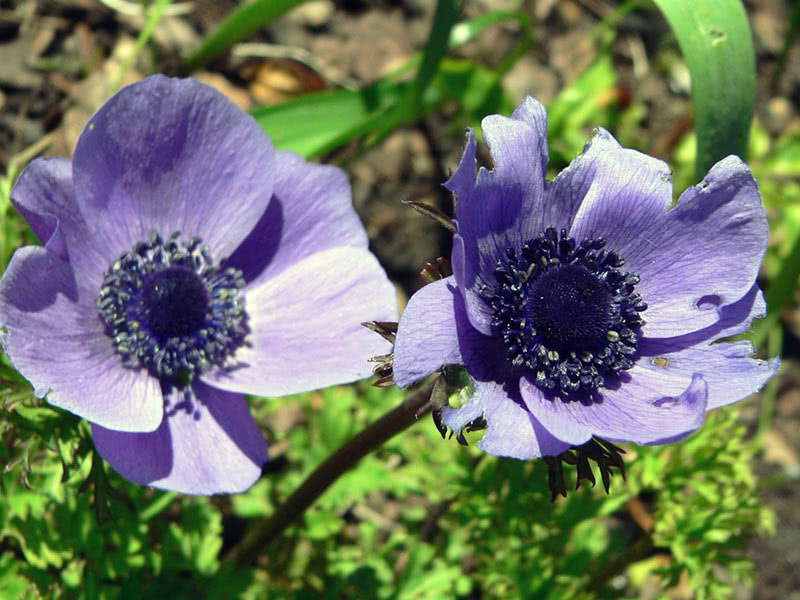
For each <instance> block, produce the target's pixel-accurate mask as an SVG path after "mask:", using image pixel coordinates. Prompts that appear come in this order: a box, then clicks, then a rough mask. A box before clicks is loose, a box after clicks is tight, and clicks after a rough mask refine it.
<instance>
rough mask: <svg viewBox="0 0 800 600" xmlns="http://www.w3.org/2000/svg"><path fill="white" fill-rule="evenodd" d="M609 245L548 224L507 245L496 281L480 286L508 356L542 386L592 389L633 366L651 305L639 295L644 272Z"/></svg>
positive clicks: (581, 391) (573, 390)
mask: <svg viewBox="0 0 800 600" xmlns="http://www.w3.org/2000/svg"><path fill="white" fill-rule="evenodd" d="M604 247H605V240H603V239H602V238H596V239H592V238H586V239H584V240H583V241H582V242H581V243H580V244H578V243H576V242H575V240H574V239H573V238H572V237H570V236H569V235H567V231H566V230H565V229H562V230H561V232H560V233H557V232H556V230H555V228H553V227H550V228H548V229H546V230H545V231H544V232H542V233H540V234H539V235H538V236H537V237H535V238H533V239H531V240H529V241H528V242H526V243H525V244H524V245H523V246H522V248H521V249H519V251H518V250H517V249H515V248H512V247H510V246H509V247H507V248H506V250H505V255H504V256H503V257H502V258H500V259H499V260H498V261H497V264H496V266H495V271H494V275H495V280H496V284H495V285H493V286H492V285H486V286H484V287H483V289H482V294H483V296H484V297H485V298H486V300H487V302H488V303H489V305H490V307H491V308H492V313H493V318H492V329H493V330H494V331H495V332H496V333H497V334H498V335H500V337H501V338H502V340H503V345H504V347H505V350H506V355H507V357H508V359H509V361H510V362H511V364H512V365H513V366H514V367H516V368H519V369H525V370H529V371H531V372H532V377H531V380H532V381H533V382H534V383H535V384H536V385H537V386H538V387H540V388H542V389H545V390H549V391H553V392H562V393H564V394H566V395H572V394H576V393H579V394H585V395H588V394H591V393H592V392H593V391H595V390H596V389H598V388H600V387H603V386H604V385H606V384H607V383H608V380H609V379H613V378H615V377H616V376H617V375H618V374H619V373H620V371H623V370H626V369H630V368H631V367H632V366H633V360H632V357H633V355H634V354H635V353H636V349H637V347H638V334H637V330H638V329H639V328H640V327H641V326H642V325H643V324H644V321H643V320H642V318H641V313H642V312H643V311H644V310H646V309H647V304H645V303H644V302H642V298H641V296H639V295H638V294H635V293H634V287H635V285H636V284H637V283H638V282H639V276H638V275H636V274H635V273H627V272H624V271H622V270H620V267H622V266H623V264H624V261H623V259H622V258H621V257H620V256H619V255H618V254H617V253H616V252H613V251H608V250H605V249H604Z"/></svg>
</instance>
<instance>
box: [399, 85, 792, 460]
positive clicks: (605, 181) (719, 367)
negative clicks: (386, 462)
mask: <svg viewBox="0 0 800 600" xmlns="http://www.w3.org/2000/svg"><path fill="white" fill-rule="evenodd" d="M482 129H483V136H484V139H485V140H486V143H487V144H488V146H489V149H490V152H491V156H492V159H493V161H494V168H493V170H491V171H487V170H486V169H483V168H481V169H480V170H479V171H478V172H477V177H476V171H475V170H476V160H475V150H476V143H475V136H474V135H473V133H472V132H471V131H470V132H469V133H468V135H467V145H466V149H465V150H464V155H463V157H462V159H461V163H460V164H459V166H458V168H457V169H456V171H455V173H453V175H452V177H451V178H450V180H449V181H447V182H446V183H445V187H446V188H447V189H448V190H450V191H452V192H453V193H454V194H455V198H456V219H455V223H456V227H457V230H456V233H455V234H454V236H453V252H452V258H451V260H452V266H453V276H450V277H447V278H444V279H441V280H438V281H436V282H434V283H431V284H429V285H426V286H425V287H423V288H422V289H421V290H420V291H419V292H417V293H416V294H415V295H414V296H413V297H412V298H411V300H410V301H409V303H408V306H407V308H406V309H405V312H404V314H403V315H402V317H401V319H400V323H399V327H398V331H397V337H396V342H395V348H394V367H393V368H394V379H395V382H396V383H397V384H398V385H399V386H400V387H404V386H407V385H409V384H411V383H413V382H415V381H417V380H419V379H420V378H422V377H424V376H426V375H428V374H430V373H432V372H433V371H435V370H437V369H439V368H440V367H442V366H444V365H462V366H463V367H464V368H465V369H466V371H467V373H468V374H469V376H470V380H471V384H472V386H473V387H474V390H473V393H472V396H471V398H470V399H469V401H467V402H466V403H465V404H464V405H463V406H460V407H446V408H444V409H443V411H442V419H443V421H444V423H445V424H446V425H447V426H448V427H449V428H450V429H452V430H454V431H456V432H460V431H461V429H463V428H465V427H467V426H468V425H469V424H472V423H475V422H478V421H480V422H481V423H485V424H486V431H485V432H484V434H483V438H482V439H481V440H480V442H479V443H478V445H479V447H481V448H482V449H483V450H485V451H486V452H489V453H492V454H496V455H499V456H511V457H515V458H519V459H528V458H534V457H540V456H556V455H558V454H560V453H562V452H564V451H565V450H567V449H568V448H570V447H577V446H580V445H581V444H584V443H586V442H587V441H588V440H590V439H592V438H593V437H597V438H600V439H603V440H607V441H611V442H626V441H630V442H636V443H640V444H661V443H667V442H671V441H674V440H678V439H680V438H681V437H683V436H685V435H687V434H689V433H691V432H692V431H695V430H696V429H697V428H698V427H700V425H701V424H702V423H703V419H704V415H705V412H706V411H707V410H710V409H713V408H717V407H719V406H723V405H725V404H729V403H731V402H735V401H737V400H741V399H742V398H744V397H746V396H748V395H749V394H751V393H753V392H755V391H756V390H758V389H759V388H760V387H761V386H762V385H763V384H764V382H765V381H767V379H769V377H771V376H772V375H773V374H774V373H775V370H776V368H777V360H773V361H771V362H764V361H761V360H755V359H752V358H750V354H751V353H752V351H753V348H752V346H751V345H750V344H749V343H747V342H732V343H725V342H719V340H720V339H722V338H725V337H729V336H732V335H735V334H738V333H741V332H743V331H745V330H746V329H747V328H748V327H749V325H750V322H751V321H752V320H753V319H754V318H756V317H759V316H763V315H764V312H765V305H764V300H763V297H762V294H761V291H760V290H759V289H758V287H757V285H756V276H757V274H758V269H759V265H760V264H761V259H762V257H763V255H764V251H765V249H766V245H767V219H766V216H765V213H764V209H763V207H762V205H761V197H760V196H759V193H758V189H757V187H756V183H755V181H754V180H753V177H752V176H751V174H750V171H749V169H748V168H747V166H745V164H744V163H743V162H742V161H741V160H740V159H738V158H736V157H734V156H730V157H728V158H726V159H724V160H722V161H720V162H719V163H718V164H716V165H715V166H714V167H713V168H712V169H711V171H710V172H709V173H708V175H707V176H706V178H705V179H704V180H703V181H702V182H701V183H700V184H699V185H697V186H695V187H692V188H690V189H689V190H687V191H686V192H684V193H683V195H682V196H681V197H680V199H679V200H678V203H677V205H676V206H675V207H674V208H670V206H671V204H672V184H671V181H670V173H669V169H668V167H667V166H666V165H665V164H664V163H662V162H661V161H659V160H656V159H654V158H651V157H649V156H646V155H644V154H641V153H639V152H636V151H634V150H628V149H624V148H622V147H620V145H619V144H618V143H617V142H616V141H615V140H614V138H613V137H612V136H611V135H610V134H609V133H608V132H607V131H604V130H602V129H599V130H598V131H597V132H596V133H595V135H594V138H593V139H592V140H591V142H590V143H589V144H587V146H586V147H585V148H584V150H583V153H582V154H581V155H580V156H579V157H578V158H576V159H575V160H574V161H573V162H572V164H570V165H569V167H568V168H567V169H565V170H564V171H563V172H562V173H560V174H559V175H558V177H556V178H555V180H554V181H552V182H551V183H546V182H545V166H546V164H547V140H546V114H545V111H544V107H543V106H542V105H541V104H540V103H538V102H537V101H536V100H533V99H532V98H526V99H525V100H524V101H523V102H522V104H521V105H520V106H519V107H518V108H517V109H516V110H515V111H514V113H513V114H512V116H511V118H507V117H503V116H500V115H492V116H489V117H486V118H485V119H484V120H483V123H482Z"/></svg>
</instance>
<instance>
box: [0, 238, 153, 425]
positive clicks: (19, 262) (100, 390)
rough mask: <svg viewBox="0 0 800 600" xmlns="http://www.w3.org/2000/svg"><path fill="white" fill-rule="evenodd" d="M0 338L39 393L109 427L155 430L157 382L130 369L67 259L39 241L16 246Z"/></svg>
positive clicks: (0, 286) (4, 291)
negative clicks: (123, 360) (33, 244)
mask: <svg viewBox="0 0 800 600" xmlns="http://www.w3.org/2000/svg"><path fill="white" fill-rule="evenodd" d="M0 341H2V345H3V348H4V350H5V352H6V354H7V355H8V357H9V359H10V360H11V362H12V364H13V365H14V367H15V368H16V369H17V370H19V371H20V372H21V373H23V374H24V375H25V377H26V378H27V379H28V380H29V381H30V382H31V384H32V385H33V388H34V394H35V395H36V396H38V397H40V398H42V397H44V396H45V394H46V395H47V401H48V402H50V403H51V404H54V405H56V406H60V407H61V408H63V409H65V410H68V411H70V412H73V413H75V414H77V415H79V416H81V417H83V418H85V419H87V420H89V421H92V422H95V423H99V424H101V425H103V426H105V427H108V428H110V429H119V430H123V431H153V430H154V429H155V428H156V427H158V425H159V423H161V419H162V415H163V400H162V396H161V389H160V388H159V385H158V382H157V381H156V380H155V379H153V378H152V377H150V376H149V375H148V374H147V372H146V371H139V370H132V369H127V368H125V367H123V366H122V362H121V360H120V357H119V356H118V355H117V354H116V353H115V351H114V346H113V344H112V343H111V339H110V338H109V337H108V336H107V335H106V334H105V332H104V331H103V326H102V324H101V322H100V318H99V316H98V314H97V308H96V307H95V294H94V292H92V291H87V290H86V289H83V288H79V287H78V284H77V283H76V281H75V276H74V274H73V272H72V268H71V266H70V264H69V263H66V262H64V261H62V260H61V259H60V258H58V257H57V256H56V255H55V254H54V253H52V252H49V251H48V250H46V249H45V248H42V247H39V246H26V247H24V248H20V249H19V250H17V251H16V252H15V253H14V256H13V257H12V258H11V262H10V263H9V265H8V268H7V269H6V272H5V274H4V275H3V278H2V280H0Z"/></svg>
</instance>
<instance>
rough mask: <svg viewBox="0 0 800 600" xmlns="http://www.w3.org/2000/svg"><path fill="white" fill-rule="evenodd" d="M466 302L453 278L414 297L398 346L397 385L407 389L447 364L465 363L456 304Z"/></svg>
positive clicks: (400, 328)
mask: <svg viewBox="0 0 800 600" xmlns="http://www.w3.org/2000/svg"><path fill="white" fill-rule="evenodd" d="M455 302H462V300H461V294H460V293H459V291H458V289H457V288H456V286H455V281H454V280H453V278H452V277H448V278H446V279H440V280H438V281H434V282H433V283H429V284H428V285H426V286H425V287H423V288H422V289H421V290H419V291H418V292H417V293H416V294H414V295H413V296H411V299H410V300H409V301H408V305H407V306H406V308H405V310H404V311H403V315H402V316H401V317H400V323H399V325H398V327H397V339H396V341H395V345H394V362H393V370H394V382H395V383H396V384H397V386H398V387H401V388H402V387H406V386H408V385H411V384H412V383H414V382H415V381H419V380H420V379H422V378H423V377H427V376H428V375H430V374H431V373H433V372H434V371H436V370H437V369H439V368H440V367H442V366H444V365H460V364H462V358H461V351H460V350H459V347H458V334H457V325H456V314H455V308H454V303H455Z"/></svg>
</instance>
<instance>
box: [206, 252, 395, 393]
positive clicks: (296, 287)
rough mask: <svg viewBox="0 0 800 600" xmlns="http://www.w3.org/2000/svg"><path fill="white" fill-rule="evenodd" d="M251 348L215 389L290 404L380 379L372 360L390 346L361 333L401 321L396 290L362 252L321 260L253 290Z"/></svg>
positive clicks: (213, 377) (212, 378) (211, 379)
mask: <svg viewBox="0 0 800 600" xmlns="http://www.w3.org/2000/svg"><path fill="white" fill-rule="evenodd" d="M245 299H246V308H247V311H248V314H249V315H250V321H249V324H250V328H251V330H252V333H251V335H250V336H249V337H248V338H247V341H248V342H249V344H248V345H246V346H243V347H242V348H240V349H239V350H238V351H237V353H236V355H235V357H234V359H235V362H236V363H237V364H236V365H235V366H234V367H233V368H231V369H229V370H224V371H223V370H220V371H216V372H211V373H210V374H208V375H206V376H204V377H203V379H204V380H205V381H207V382H208V383H210V384H212V385H214V386H216V387H219V388H222V389H226V390H230V391H236V392H241V393H246V394H255V395H261V396H282V395H286V394H294V393H297V392H303V391H307V390H313V389H317V388H321V387H325V386H329V385H336V384H340V383H348V382H350V381H354V380H356V379H362V378H364V377H367V376H369V375H370V374H371V372H372V366H371V364H370V363H369V362H368V360H369V358H371V357H372V356H375V355H378V354H385V353H386V352H388V351H389V350H390V346H389V343H388V342H386V341H385V340H383V339H381V337H380V336H379V335H377V334H375V333H374V332H372V331H369V330H368V329H367V328H365V327H363V326H362V325H361V323H362V322H364V321H391V320H395V319H396V318H397V302H396V298H395V291H394V287H393V286H392V284H391V283H390V282H389V280H388V279H387V278H386V274H385V273H384V272H383V269H382V268H381V267H380V265H379V264H378V262H377V260H376V259H375V257H374V256H373V255H372V254H370V253H369V252H368V251H366V250H362V249H360V248H334V249H331V250H326V251H324V252H318V253H317V254H314V255H312V256H310V257H308V258H306V259H304V260H302V261H301V262H299V263H297V264H295V265H293V266H292V267H291V268H289V269H286V270H285V271H283V272H282V273H281V274H280V275H278V276H277V277H274V278H272V279H270V280H269V281H266V282H264V283H262V284H261V285H258V286H255V287H253V288H250V289H248V290H247V293H246V296H245Z"/></svg>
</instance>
